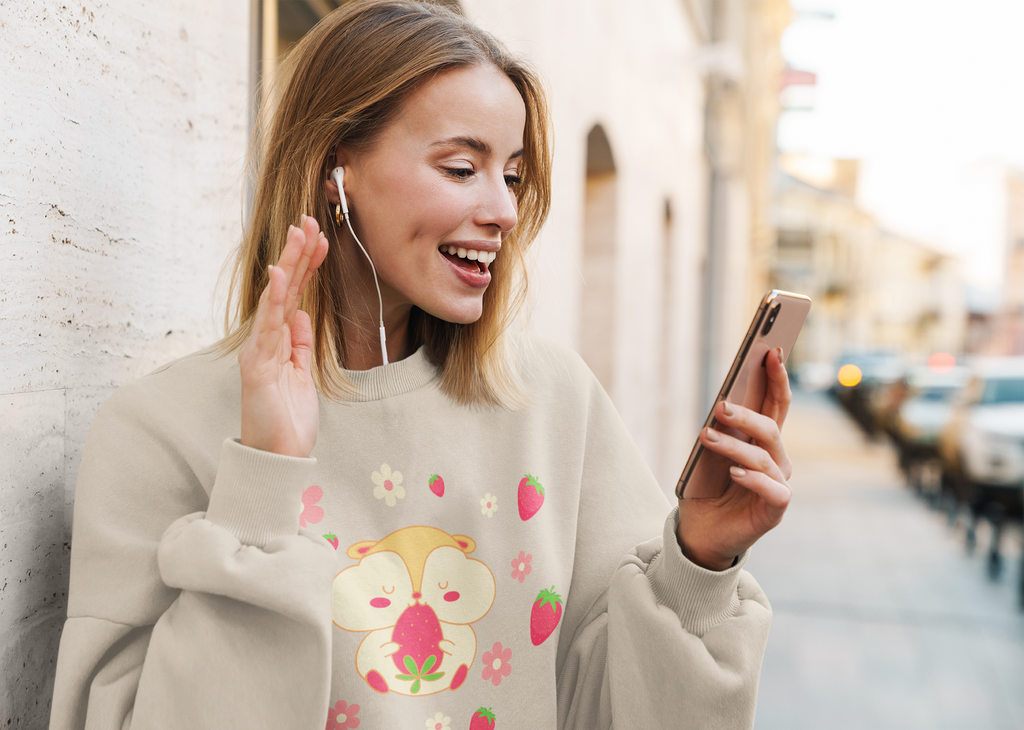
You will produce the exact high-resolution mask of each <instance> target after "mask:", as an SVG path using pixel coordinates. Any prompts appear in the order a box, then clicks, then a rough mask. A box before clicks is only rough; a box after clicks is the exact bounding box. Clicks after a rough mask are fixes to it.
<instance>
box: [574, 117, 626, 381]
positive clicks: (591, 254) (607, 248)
mask: <svg viewBox="0 0 1024 730" xmlns="http://www.w3.org/2000/svg"><path fill="white" fill-rule="evenodd" d="M586 174H587V180H586V185H585V192H584V204H583V281H584V286H583V301H582V303H581V304H582V306H581V311H580V354H581V355H582V356H583V359H584V360H586V361H587V364H588V365H589V366H590V369H591V370H593V371H594V374H595V375H596V376H597V379H598V380H599V381H600V382H601V385H603V386H604V389H605V390H606V391H608V392H609V393H610V392H611V388H612V377H613V375H614V352H615V336H614V334H615V322H614V316H615V252H616V241H615V236H616V223H617V206H618V196H617V195H616V190H615V188H616V184H615V182H616V173H615V158H614V156H613V155H612V148H611V144H610V143H609V142H608V136H607V135H606V134H605V132H604V129H603V128H602V127H601V125H600V124H597V125H595V126H594V127H593V128H592V129H591V130H590V132H589V134H587V168H586Z"/></svg>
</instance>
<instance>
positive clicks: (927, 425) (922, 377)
mask: <svg viewBox="0 0 1024 730" xmlns="http://www.w3.org/2000/svg"><path fill="white" fill-rule="evenodd" d="M968 374H969V373H968V370H967V368H965V367H954V368H951V369H949V370H945V371H942V372H936V371H935V370H933V369H931V368H928V367H924V366H922V367H916V368H912V369H911V370H910V371H908V372H907V374H906V375H905V376H904V377H903V378H902V379H901V380H900V386H899V388H897V387H896V386H894V387H893V390H899V391H900V392H901V393H902V397H899V398H897V396H895V395H894V396H892V397H893V399H894V400H896V401H897V405H896V406H895V408H894V410H893V413H892V414H891V416H889V417H886V418H884V419H883V421H884V423H885V428H886V431H887V432H888V433H889V435H890V436H891V437H892V440H893V443H894V444H895V446H896V449H897V451H898V452H899V460H900V467H901V468H902V469H903V473H904V474H905V475H906V477H907V482H908V483H909V484H910V485H911V486H912V487H914V488H915V489H917V490H918V491H919V492H923V493H924V494H926V495H928V496H929V497H931V498H932V499H934V500H937V499H938V496H939V488H940V485H941V475H942V468H941V463H940V461H939V452H938V436H939V432H940V431H941V430H942V428H943V427H944V426H945V425H946V423H947V421H948V420H949V418H950V415H951V413H952V407H953V400H954V398H955V397H956V395H957V393H959V392H960V390H961V389H962V388H963V387H964V386H965V385H966V384H967V379H968Z"/></svg>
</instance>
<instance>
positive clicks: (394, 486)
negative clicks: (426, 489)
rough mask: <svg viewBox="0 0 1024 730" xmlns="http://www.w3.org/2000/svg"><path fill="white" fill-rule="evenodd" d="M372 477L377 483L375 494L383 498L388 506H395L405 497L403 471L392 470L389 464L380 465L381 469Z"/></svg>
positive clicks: (378, 497)
mask: <svg viewBox="0 0 1024 730" xmlns="http://www.w3.org/2000/svg"><path fill="white" fill-rule="evenodd" d="M370 479H371V480H373V483H374V484H375V485H376V486H374V488H373V496H374V497H376V498H377V499H383V500H384V504H386V505H387V506H388V507H394V506H395V503H396V502H397V501H398V500H400V499H405V487H403V486H402V472H400V471H391V467H390V466H388V465H387V464H381V465H380V471H375V472H374V473H373V474H371V475H370Z"/></svg>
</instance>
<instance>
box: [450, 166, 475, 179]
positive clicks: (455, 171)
mask: <svg viewBox="0 0 1024 730" xmlns="http://www.w3.org/2000/svg"><path fill="white" fill-rule="evenodd" d="M444 171H445V174H447V175H449V176H450V177H454V178H456V179H458V180H468V179H469V178H470V177H471V176H472V175H473V170H471V169H470V168H468V167H446V168H444Z"/></svg>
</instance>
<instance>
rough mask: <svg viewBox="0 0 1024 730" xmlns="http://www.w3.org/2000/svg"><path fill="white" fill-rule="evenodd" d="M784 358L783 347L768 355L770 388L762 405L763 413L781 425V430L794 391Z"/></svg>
mask: <svg viewBox="0 0 1024 730" xmlns="http://www.w3.org/2000/svg"><path fill="white" fill-rule="evenodd" d="M783 357H784V356H783V353H782V348H781V347H776V348H775V349H774V350H772V351H771V352H770V353H768V357H767V359H766V360H765V370H766V371H767V375H768V387H767V389H766V391H765V395H764V402H763V403H762V405H761V413H763V414H764V415H766V416H768V417H769V418H771V419H772V420H773V421H775V422H776V423H777V424H779V428H782V424H783V423H785V422H786V416H787V415H788V414H789V404H790V402H792V400H793V391H792V390H791V389H790V387H789V374H788V373H787V372H786V366H785V364H784V363H783Z"/></svg>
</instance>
